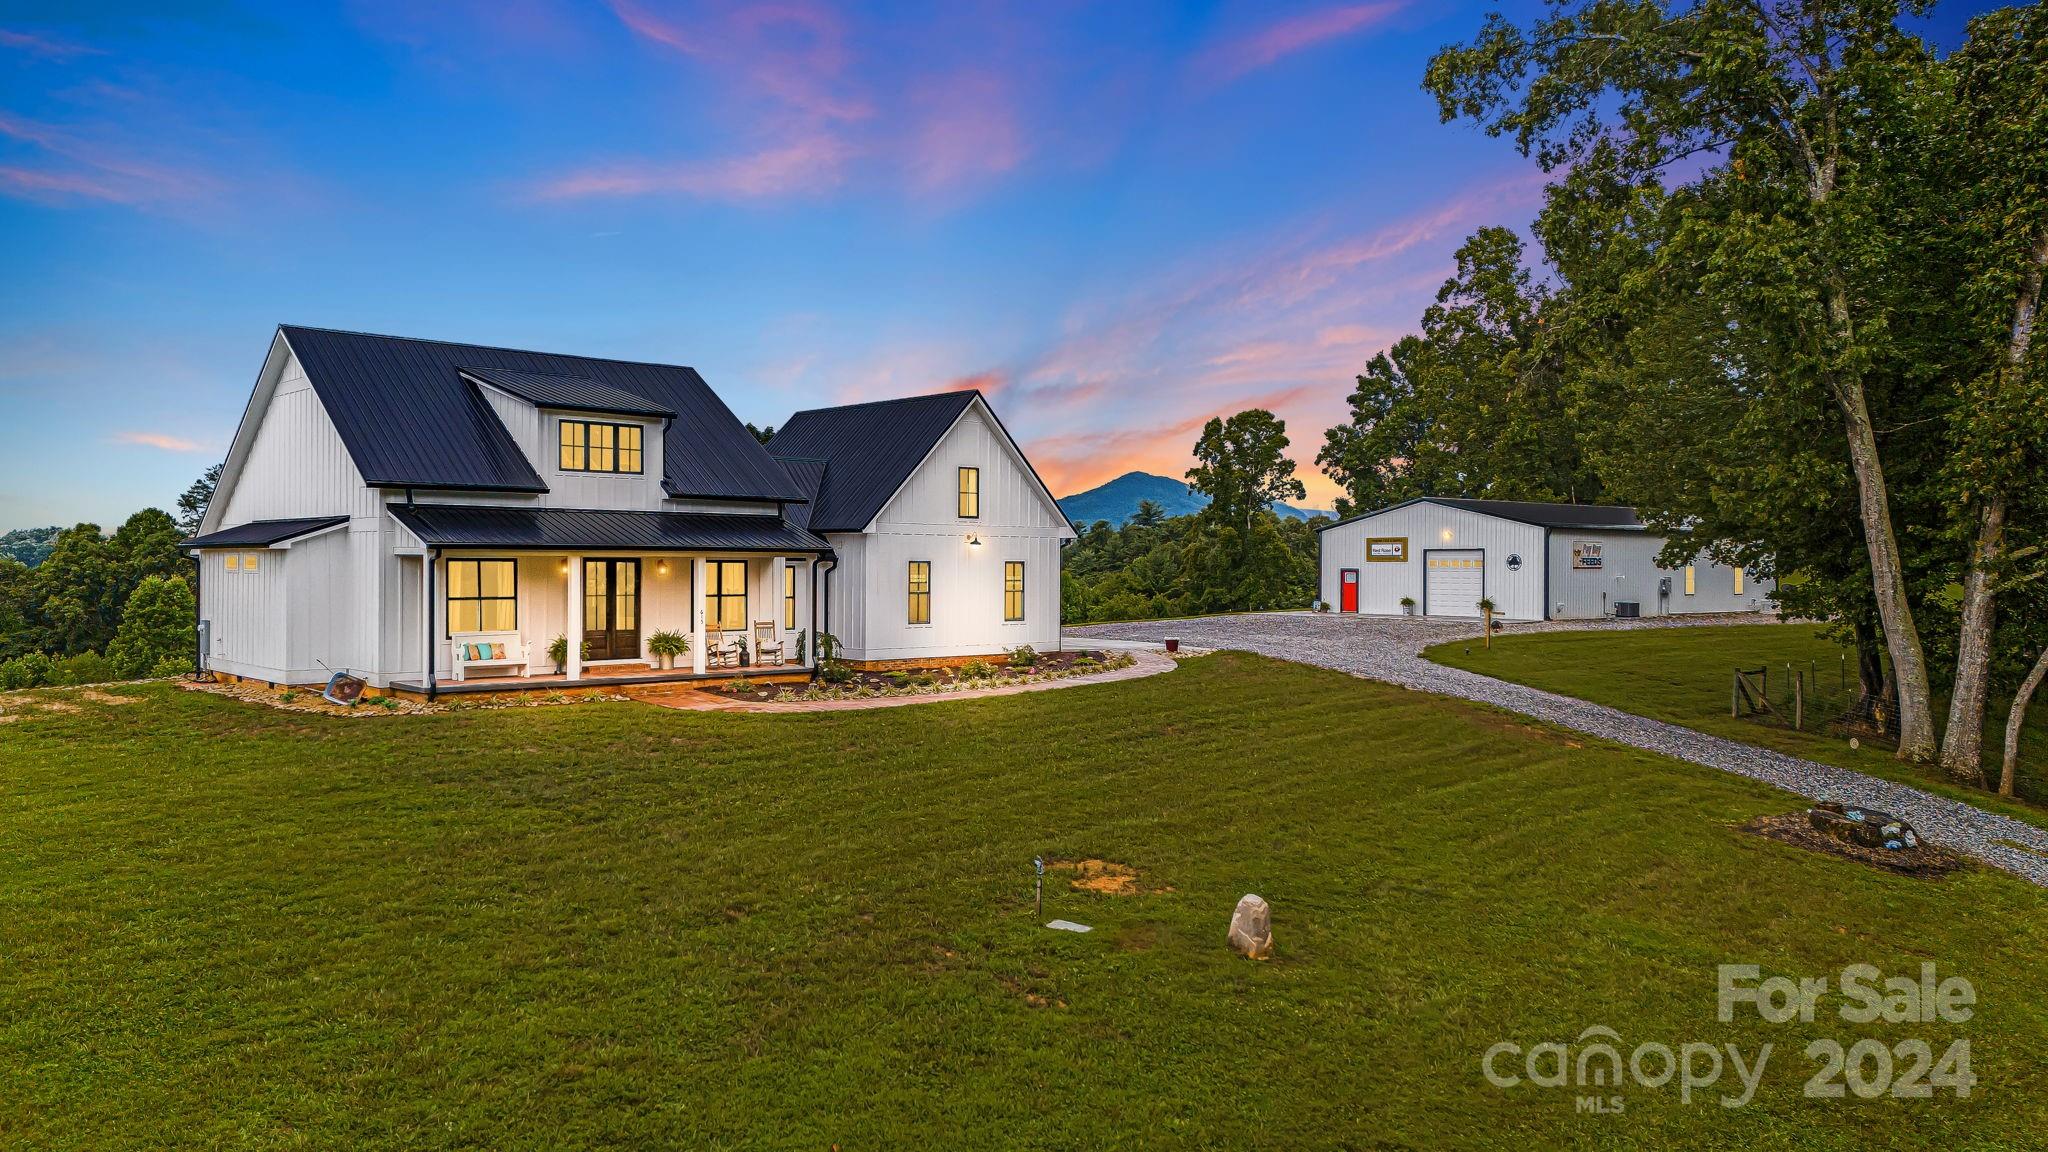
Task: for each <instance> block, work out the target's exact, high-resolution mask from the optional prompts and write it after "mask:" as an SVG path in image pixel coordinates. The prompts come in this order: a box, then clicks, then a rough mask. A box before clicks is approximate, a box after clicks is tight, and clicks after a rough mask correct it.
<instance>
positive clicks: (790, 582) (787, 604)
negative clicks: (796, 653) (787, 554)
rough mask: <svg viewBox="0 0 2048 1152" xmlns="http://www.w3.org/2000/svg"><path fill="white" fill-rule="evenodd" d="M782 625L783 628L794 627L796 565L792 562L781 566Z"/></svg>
mask: <svg viewBox="0 0 2048 1152" xmlns="http://www.w3.org/2000/svg"><path fill="white" fill-rule="evenodd" d="M782 626H783V628H784V629H790V628H795V627H796V566H795V565H793V564H784V565H783V566H782Z"/></svg>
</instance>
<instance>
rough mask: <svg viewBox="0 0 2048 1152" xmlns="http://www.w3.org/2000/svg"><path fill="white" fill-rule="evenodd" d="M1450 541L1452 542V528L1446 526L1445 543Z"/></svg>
mask: <svg viewBox="0 0 2048 1152" xmlns="http://www.w3.org/2000/svg"><path fill="white" fill-rule="evenodd" d="M1450 542H1451V530H1450V529H1449V528H1446V529H1444V543H1446V544H1449V543H1450Z"/></svg>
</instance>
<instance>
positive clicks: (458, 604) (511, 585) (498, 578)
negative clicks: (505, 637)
mask: <svg viewBox="0 0 2048 1152" xmlns="http://www.w3.org/2000/svg"><path fill="white" fill-rule="evenodd" d="M518 628H519V566H518V565H517V564H515V563H514V562H512V561H510V560H450V561H448V633H449V635H451V636H452V635H454V634H455V633H458V632H512V631H516V630H518Z"/></svg>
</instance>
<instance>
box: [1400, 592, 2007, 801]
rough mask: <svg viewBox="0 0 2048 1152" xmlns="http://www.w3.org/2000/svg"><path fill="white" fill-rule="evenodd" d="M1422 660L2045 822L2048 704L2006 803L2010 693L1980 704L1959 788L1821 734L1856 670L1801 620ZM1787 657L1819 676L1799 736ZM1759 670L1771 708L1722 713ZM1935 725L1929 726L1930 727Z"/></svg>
mask: <svg viewBox="0 0 2048 1152" xmlns="http://www.w3.org/2000/svg"><path fill="white" fill-rule="evenodd" d="M1468 649H1469V651H1467V650H1468ZM1423 655H1424V656H1426V657H1428V658H1429V659H1431V660H1435V661H1436V662H1438V663H1440V664H1448V665H1450V666H1452V667H1454V668H1464V669H1467V670H1469V671H1473V672H1480V673H1484V674H1485V675H1488V676H1494V677H1498V678H1499V679H1502V680H1511V681H1514V682H1515V683H1517V684H1527V685H1529V686H1530V687H1532V688H1543V689H1546V690H1548V691H1551V692H1559V693H1562V694H1564V695H1566V696H1576V697H1578V698H1579V699H1581V700H1591V701H1593V702H1594V703H1596V704H1605V705H1608V706H1609V707H1612V708H1619V709H1621V710H1622V711H1624V712H1633V713H1635V714H1636V715H1638V716H1648V717H1650V718H1652V719H1656V720H1664V721H1668V722H1670V723H1673V724H1682V725H1684V726H1686V727H1688V728H1693V729H1697V730H1698V731H1701V732H1708V733H1712V734H1714V735H1716V736H1726V737H1728V738H1730V739H1733V740H1741V741H1744V742H1746V743H1750V744H1758V745H1762V746H1763V747H1766V748H1775V749H1777V750H1778V751H1780V752H1786V753H1790V754H1791V755H1794V756H1801V757H1804V758H1806V759H1808V760H1817V761H1819V762H1820V763H1823V764H1833V765H1835V766H1837V767H1841V768H1853V769H1855V770H1857V771H1859V772H1867V773H1870V774H1871V775H1873V776H1882V777H1884V778H1886V779H1889V780H1898V781H1901V782H1903V783H1907V784H1912V785H1914V786H1915V787H1918V788H1922V789H1925V790H1927V791H1930V792H1936V793H1939V794H1941V795H1943V796H1950V797H1953V798H1955V799H1958V800H1964V801H1967V802H1969V803H1972V804H1976V805H1977V806H1979V807H1981V808H1986V809H1989V810H1991V811H1994V812H2001V813H2004V814H2006V815H2009V816H2014V817H2017V818H2019V819H2021V820H2026V821H2028V822H2030V823H2034V824H2040V825H2043V826H2048V707H2039V708H2035V709H2033V710H2032V711H2031V712H2030V713H2029V715H2028V718H2027V725H2026V727H2025V728H2024V729H2023V730H2022V732H2021V737H2020V758H2019V768H2018V771H2017V772H2015V773H2014V781H2015V784H2014V789H2013V791H2014V793H2015V795H2016V796H2017V797H2018V798H2019V799H2018V802H2017V803H2015V802H2014V801H2011V800H2007V799H2004V798H2002V797H2000V796H1998V795H1997V794H1996V793H1995V791H1993V790H1992V789H1995V788H1996V787H1997V784H1998V774H1999V771H2000V766H2001V764H2002V763H2003V758H2004V755H2005V752H2004V748H2005V720H2006V710H2007V709H2008V708H2009V707H2010V706H2011V703H2012V701H2011V700H2010V699H2009V698H2005V699H1997V700H1994V701H1993V702H1992V706H1991V707H1989V708H1987V709H1986V710H1985V726H1984V766H1985V775H1986V781H1987V783H1988V785H1989V788H1973V787H1969V786H1967V785H1963V786H1958V785H1956V784H1953V783H1951V782H1950V780H1949V779H1948V776H1947V775H1946V774H1945V773H1944V772H1942V771H1941V769H1940V768H1938V767H1934V766H1921V765H1912V764H1902V763H1900V762H1899V760H1898V758H1897V757H1896V756H1895V755H1893V751H1892V749H1890V748H1888V747H1883V746H1880V745H1878V744H1875V743H1864V745H1863V747H1860V748H1851V747H1850V746H1849V738H1848V737H1847V736H1845V735H1841V734H1839V733H1834V732H1830V731H1829V730H1828V725H1827V723H1826V722H1827V721H1829V720H1832V719H1834V718H1835V717H1837V716H1839V715H1841V714H1842V712H1843V711H1844V710H1845V709H1846V708H1847V707H1848V706H1849V704H1850V703H1851V701H1852V698H1853V697H1854V696H1855V694H1856V670H1855V668H1854V667H1853V657H1851V661H1852V664H1851V666H1849V667H1847V668H1846V671H1845V668H1844V664H1843V656H1844V655H1845V649H1843V647H1842V646H1841V645H1838V644H1836V643H1834V642H1833V641H1830V640H1827V639H1825V638H1824V637H1822V636H1821V634H1820V629H1819V628H1817V627H1815V626H1814V625H1812V624H1734V625H1726V626H1720V627H1712V626H1710V627H1701V628H1644V629H1640V630H1635V631H1607V632H1531V633H1525V634H1521V635H1516V634H1514V633H1509V634H1508V635H1505V636H1497V637H1495V638H1494V642H1493V647H1492V648H1491V649H1487V648H1486V647H1484V646H1482V645H1481V644H1480V643H1479V642H1478V641H1476V640H1473V641H1462V640H1461V641H1456V642H1453V643H1450V644H1439V645H1437V646H1436V647H1433V648H1430V649H1428V650H1427V651H1425V652H1424V653H1423ZM1788 664H1790V665H1793V666H1794V667H1795V668H1796V669H1800V670H1807V671H1809V673H1810V675H1811V680H1810V682H1809V683H1813V682H1817V683H1818V698H1814V699H1809V701H1808V704H1807V709H1806V720H1807V723H1806V727H1805V729H1803V730H1799V731H1795V730H1794V729H1793V728H1792V711H1793V709H1792V705H1791V703H1790V701H1791V684H1790V680H1789V677H1788V675H1787V671H1786V665H1788ZM1762 666H1768V667H1769V668H1770V670H1771V676H1770V694H1771V702H1772V704H1773V705H1774V706H1776V707H1777V708H1778V709H1779V710H1780V712H1781V713H1782V715H1781V716H1779V717H1777V718H1772V717H1756V716H1745V717H1742V718H1736V717H1732V716H1730V715H1729V692H1730V691H1731V689H1732V687H1733V683H1732V682H1733V678H1734V675H1735V670H1736V669H1737V668H1743V669H1747V670H1750V671H1754V670H1755V669H1757V668H1758V667H1762ZM2044 704H2048V701H2044ZM1936 731H1937V733H1938V732H1939V731H1940V728H1939V726H1938V725H1937V728H1936ZM1859 742H1860V741H1859Z"/></svg>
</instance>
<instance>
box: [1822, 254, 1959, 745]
mask: <svg viewBox="0 0 2048 1152" xmlns="http://www.w3.org/2000/svg"><path fill="white" fill-rule="evenodd" d="M1837 291H1839V289H1838V290H1837ZM1841 307H1842V309H1843V310H1844V311H1846V309H1847V305H1846V304H1843V305H1841ZM1835 397H1836V399H1837V400H1838V401H1839V402H1840V404H1841V407H1842V417H1843V422H1844V423H1845V424H1846V425H1847V427H1848V433H1849V463H1850V464H1851V465H1852V466H1853V467H1854V468H1855V471H1856V503H1857V510H1858V512H1859V513H1860V514H1861V517H1862V520H1863V541H1864V543H1865V544H1866V545H1867V546H1868V548H1869V550H1870V587H1871V592H1872V594H1873V595H1875V596H1876V598H1877V618H1878V621H1879V623H1881V624H1882V625H1883V626H1884V642H1885V648H1886V649H1887V650H1888V651H1889V652H1890V653H1891V657H1892V683H1893V685H1894V687H1895V688H1896V689H1897V691H1898V702H1899V759H1901V760H1922V761H1924V760H1932V759H1934V750H1935V748H1934V717H1933V710H1932V706H1931V704H1930V702H1929V701H1930V694H1929V692H1928V687H1927V657H1926V655H1925V653H1923V652H1922V651H1921V648H1920V632H1919V629H1918V628H1916V627H1915V626H1914V624H1913V606H1912V605H1911V604H1909V603H1908V602H1907V600H1906V575H1905V570H1904V568H1903V566H1902V565H1901V564H1900V563H1899V542H1898V537H1897V536H1896V535H1895V534H1894V533H1893V532H1892V511H1891V496H1890V494H1889V493H1888V492H1887V491H1886V489H1885V480H1884V465H1883V464H1882V463H1881V462H1879V460H1878V457H1877V434H1876V432H1875V431H1874V430H1873V429H1872V428H1871V426H1870V409H1869V407H1868V406H1867V405H1866V404H1865V403H1864V398H1863V384H1862V382H1861V381H1860V380H1857V381H1842V382H1839V383H1837V385H1836V387H1835Z"/></svg>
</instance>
